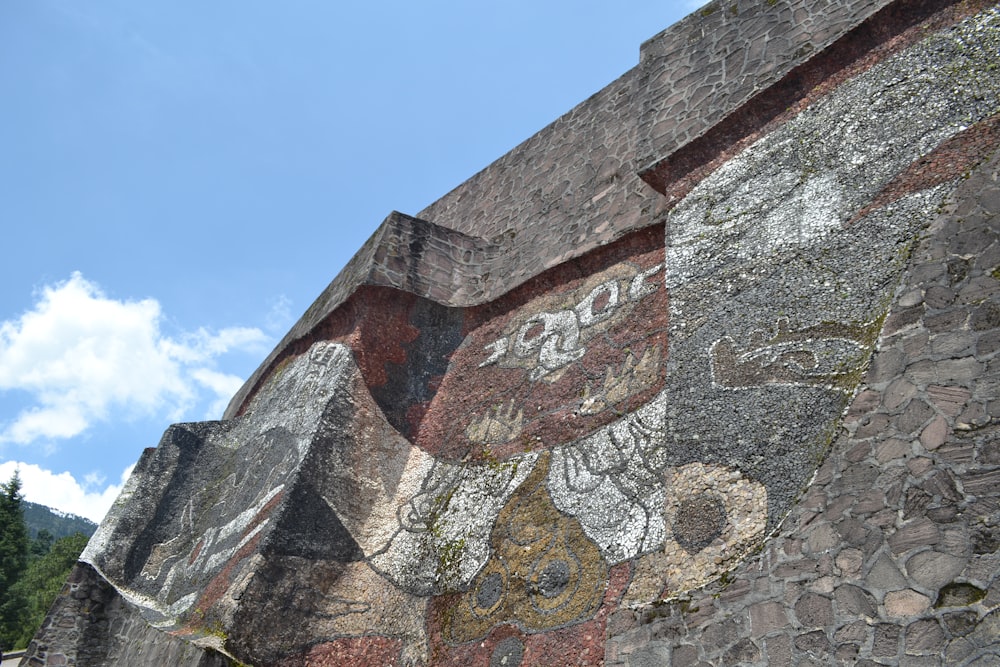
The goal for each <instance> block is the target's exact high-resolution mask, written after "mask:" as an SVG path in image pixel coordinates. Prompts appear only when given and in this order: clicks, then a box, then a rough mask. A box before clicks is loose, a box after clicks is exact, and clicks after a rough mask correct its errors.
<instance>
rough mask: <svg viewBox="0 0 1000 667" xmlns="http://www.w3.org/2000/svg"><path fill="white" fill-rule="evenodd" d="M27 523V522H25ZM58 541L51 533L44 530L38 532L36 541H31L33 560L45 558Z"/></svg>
mask: <svg viewBox="0 0 1000 667" xmlns="http://www.w3.org/2000/svg"><path fill="white" fill-rule="evenodd" d="M25 523H27V522H25ZM55 541H56V538H55V537H54V536H53V535H52V533H50V532H49V531H47V530H45V529H44V528H42V529H41V530H40V531H38V535H36V536H35V539H33V540H31V558H32V559H34V558H39V557H41V556H44V555H45V554H47V553H48V552H49V550H50V549H52V543H53V542H55Z"/></svg>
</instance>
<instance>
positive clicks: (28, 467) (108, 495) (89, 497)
mask: <svg viewBox="0 0 1000 667" xmlns="http://www.w3.org/2000/svg"><path fill="white" fill-rule="evenodd" d="M134 467H135V465H131V466H129V467H128V468H126V469H125V471H124V472H122V474H121V478H120V480H119V483H118V484H110V485H108V486H106V487H104V488H103V489H101V488H97V487H99V486H100V485H101V484H103V482H104V478H103V477H101V476H99V475H96V474H95V473H91V474H88V475H86V476H85V481H84V483H83V484H80V483H79V482H78V481H77V480H76V479H75V478H74V477H73V475H71V474H70V473H68V472H60V473H56V472H52V471H51V470H46V469H45V468H40V467H39V466H37V465H34V464H32V463H19V462H16V461H5V462H4V463H0V481H3V482H6V481H7V480H9V479H10V478H11V476H12V475H13V474H14V471H15V470H16V471H18V473H19V474H20V476H21V495H22V496H24V499H25V500H27V501H29V502H33V503H38V504H39V505H45V506H46V507H51V508H53V509H57V510H60V511H62V512H68V513H70V514H77V515H79V516H83V517H86V518H88V519H90V520H91V521H94V522H97V523H100V521H101V519H103V518H104V515H105V514H107V513H108V509H110V508H111V505H112V503H114V501H115V498H117V497H118V494H119V493H120V492H121V490H122V486H123V485H124V484H125V480H127V479H128V476H129V475H131V474H132V469H133V468H134Z"/></svg>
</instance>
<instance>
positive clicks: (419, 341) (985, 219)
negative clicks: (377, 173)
mask: <svg viewBox="0 0 1000 667" xmlns="http://www.w3.org/2000/svg"><path fill="white" fill-rule="evenodd" d="M998 69H1000V6H997V5H996V4H995V3H991V2H987V1H985V0H978V1H977V0H964V1H961V2H952V1H949V0H894V1H893V0H880V1H878V2H872V1H869V2H864V1H861V0H857V1H851V2H808V3H807V2H804V1H799V0H766V1H751V0H731V1H729V2H713V3H710V4H709V5H706V6H705V7H704V8H703V9H702V10H699V11H698V12H696V13H694V14H692V15H691V16H690V17H688V18H687V19H685V20H684V21H681V22H680V23H678V24H677V25H675V26H673V27H671V28H669V29H668V30H666V31H664V32H663V33H661V34H659V35H657V36H656V37H654V38H653V39H651V40H650V41H648V42H647V43H646V44H644V45H643V47H642V52H641V60H640V63H639V64H638V66H637V67H636V68H634V69H633V70H631V71H629V72H627V73H626V74H624V75H623V76H622V77H621V78H619V79H618V80H617V81H615V82H613V83H612V84H611V85H609V86H608V87H607V88H605V89H604V90H602V91H600V92H598V93H597V94H595V95H594V96H593V97H591V98H590V99H588V100H586V101H585V102H583V103H582V104H581V105H579V106H578V107H576V108H575V109H573V110H572V111H570V112H569V113H568V114H566V115H565V116H563V117H562V118H560V119H558V120H557V121H556V122H554V123H553V124H552V125H550V126H549V127H547V128H545V129H543V130H542V131H540V132H539V133H538V134H537V135H535V136H534V137H532V138H531V139H529V140H528V141H526V142H525V143H524V144H522V145H521V146H519V147H517V148H515V149H514V150H513V151H511V152H510V153H508V154H507V155H505V156H503V157H502V158H500V159H499V160H498V161H497V162H496V163H494V164H493V165H490V166H489V167H487V168H486V169H484V170H483V171H482V172H480V173H479V174H477V175H475V176H473V178H471V179H470V180H469V181H468V182H467V183H465V184H463V185H462V186H460V187H459V188H457V189H456V190H455V191H453V192H451V193H449V194H447V195H445V196H444V197H442V198H441V199H440V200H439V201H437V202H435V203H434V204H432V205H431V206H430V207H428V208H427V209H425V210H424V211H421V212H420V213H418V215H417V217H412V216H407V215H403V214H400V213H393V214H391V215H390V216H389V217H388V218H387V219H386V221H385V222H384V223H383V225H382V226H381V227H380V228H379V229H378V231H377V232H376V233H375V235H374V236H373V237H372V238H371V239H370V240H369V241H368V242H367V243H366V244H365V246H364V247H362V248H361V250H360V251H359V252H358V254H357V255H356V256H355V258H354V259H353V260H352V261H351V262H350V263H349V264H348V266H347V268H345V270H344V271H343V272H342V273H341V274H340V275H339V276H338V277H337V278H336V279H335V280H334V281H333V282H332V283H331V285H330V286H329V287H328V288H327V289H326V290H325V291H324V293H323V294H322V295H320V297H319V298H318V299H317V301H316V302H315V303H314V304H313V306H312V307H310V309H309V310H308V311H307V312H306V313H305V315H304V316H303V317H302V319H301V320H300V321H299V322H298V323H297V324H296V325H295V326H294V327H293V328H292V330H291V331H290V332H289V333H288V335H287V336H286V337H285V338H284V339H283V340H282V342H281V343H280V344H279V345H278V347H277V348H276V349H275V350H274V351H273V352H272V353H271V354H270V355H269V357H268V358H267V359H266V360H265V361H264V363H263V364H262V365H261V367H260V368H259V369H258V370H257V371H256V372H255V374H254V375H253V377H251V378H250V380H248V382H247V383H246V385H245V386H244V387H243V389H241V390H240V392H239V393H238V394H237V395H236V397H234V399H233V402H232V403H231V405H230V407H229V409H228V410H227V413H226V415H225V419H224V421H221V422H212V423H204V424H183V425H175V426H173V427H171V428H170V429H169V430H168V431H167V433H166V434H165V435H164V438H163V440H162V441H161V443H160V445H159V447H157V448H156V449H155V450H149V451H147V452H146V453H145V454H144V455H143V458H142V460H141V461H140V463H139V465H138V466H137V467H136V471H135V473H134V474H133V476H132V478H131V479H130V480H129V482H128V484H127V485H126V489H125V490H124V491H123V494H122V497H121V498H119V500H118V501H117V502H116V504H115V507H114V508H113V509H112V511H111V513H110V514H109V516H108V518H107V519H106V520H105V522H104V523H103V524H102V525H101V527H100V529H99V531H98V533H97V534H96V535H95V537H94V539H93V540H92V541H91V543H90V545H89V546H88V548H87V550H86V551H85V553H84V554H83V556H82V557H81V559H82V562H81V563H80V564H79V565H78V567H77V570H76V571H75V574H74V579H73V580H72V581H71V582H70V584H69V585H68V587H67V589H66V590H65V591H64V594H63V595H62V596H61V597H60V598H59V600H58V601H57V603H56V605H55V607H54V609H53V611H52V613H51V614H50V617H49V619H47V622H46V626H45V627H44V628H43V629H42V630H41V631H40V632H39V635H38V636H37V637H36V640H35V642H34V643H33V644H32V646H31V647H30V649H29V653H28V654H27V655H26V657H25V661H26V662H25V663H24V664H52V665H55V664H76V665H89V664H95V665H96V664H110V665H125V664H128V665H132V664H143V663H145V664H192V665H194V664H205V665H214V664H224V663H225V662H227V661H230V660H232V661H239V662H242V663H244V664H253V665H278V666H286V667H304V666H305V665H342V664H343V665H347V664H350V665H470V664H471V665H491V667H492V666H494V665H534V664H547V665H548V664H551V665H577V664H580V665H601V664H605V665H630V666H633V667H638V666H647V665H658V664H677V665H688V664H699V663H701V664H725V665H744V664H745V665H766V664H773V665H785V664H791V665H809V664H824V665H825V664H831V663H838V662H839V663H844V664H855V663H857V664H913V665H921V664H970V665H971V664H975V665H986V664H992V663H995V662H997V661H998V660H1000V643H998V641H997V640H996V636H997V628H998V618H1000V616H998V615H1000V611H997V607H998V601H1000V597H998V596H1000V591H998V590H997V580H996V579H997V578H996V574H997V572H998V571H1000V569H998V567H997V564H998V559H1000V555H998V549H1000V527H998V526H997V525H996V522H997V521H998V520H1000V518H998V517H1000V512H998V503H1000V500H998V498H1000V491H998V489H1000V487H998V485H997V484H996V482H997V481H1000V454H998V453H997V451H996V449H997V441H996V437H995V436H996V434H995V430H996V429H995V428H994V427H995V423H994V415H996V413H997V409H998V406H1000V403H998V402H997V399H996V396H997V381H998V377H997V368H996V363H995V359H994V355H995V353H996V348H997V340H998V338H997V331H998V328H1000V268H998V267H1000V244H998V239H997V235H998V233H1000V224H998V221H1000V218H998V215H1000V210H998V209H1000V184H998V178H997V176H998V164H1000V154H997V153H996V151H997V148H998V146H1000V141H998V133H1000V77H998V76H996V72H997V71H998ZM95 595H96V596H98V597H97V598H95V597H94V596H95ZM94 601H96V602H94Z"/></svg>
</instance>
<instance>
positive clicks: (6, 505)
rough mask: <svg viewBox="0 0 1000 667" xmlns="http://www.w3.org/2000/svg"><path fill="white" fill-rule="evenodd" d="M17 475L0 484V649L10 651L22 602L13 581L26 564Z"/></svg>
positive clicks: (17, 633)
mask: <svg viewBox="0 0 1000 667" xmlns="http://www.w3.org/2000/svg"><path fill="white" fill-rule="evenodd" d="M22 500H23V499H22V497H21V477H20V475H18V473H17V472H15V473H14V475H13V476H12V477H11V478H10V480H9V481H7V482H6V483H4V484H0V650H3V649H10V648H13V644H14V643H15V642H16V641H17V639H18V638H19V636H20V634H21V625H22V623H23V620H24V612H25V601H24V599H23V597H22V593H21V591H20V590H19V587H18V586H16V585H15V584H16V582H17V581H18V580H19V579H20V578H21V575H23V574H24V571H25V568H26V567H27V565H28V545H29V540H28V528H27V526H25V525H24V510H23V509H22V507H21V501H22Z"/></svg>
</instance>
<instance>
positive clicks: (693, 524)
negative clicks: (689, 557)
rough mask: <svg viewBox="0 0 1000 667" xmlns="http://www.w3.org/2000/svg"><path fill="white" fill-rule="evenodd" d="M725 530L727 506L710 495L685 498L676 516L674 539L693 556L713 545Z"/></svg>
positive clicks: (703, 494) (700, 494)
mask: <svg viewBox="0 0 1000 667" xmlns="http://www.w3.org/2000/svg"><path fill="white" fill-rule="evenodd" d="M725 528H726V508H725V505H723V503H722V500H720V499H719V498H718V496H716V495H714V494H710V493H699V494H698V495H695V496H692V497H690V498H685V499H684V500H682V501H681V504H680V507H679V508H678V510H677V514H676V515H675V516H674V523H673V530H674V539H675V540H676V541H677V543H678V544H679V545H681V546H682V547H684V550H685V551H687V552H688V553H692V554H695V553H698V552H699V551H701V550H702V549H704V548H705V547H707V546H708V545H709V544H711V543H712V542H713V541H714V540H715V538H717V537H719V536H720V535H722V531H723V530H725Z"/></svg>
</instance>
